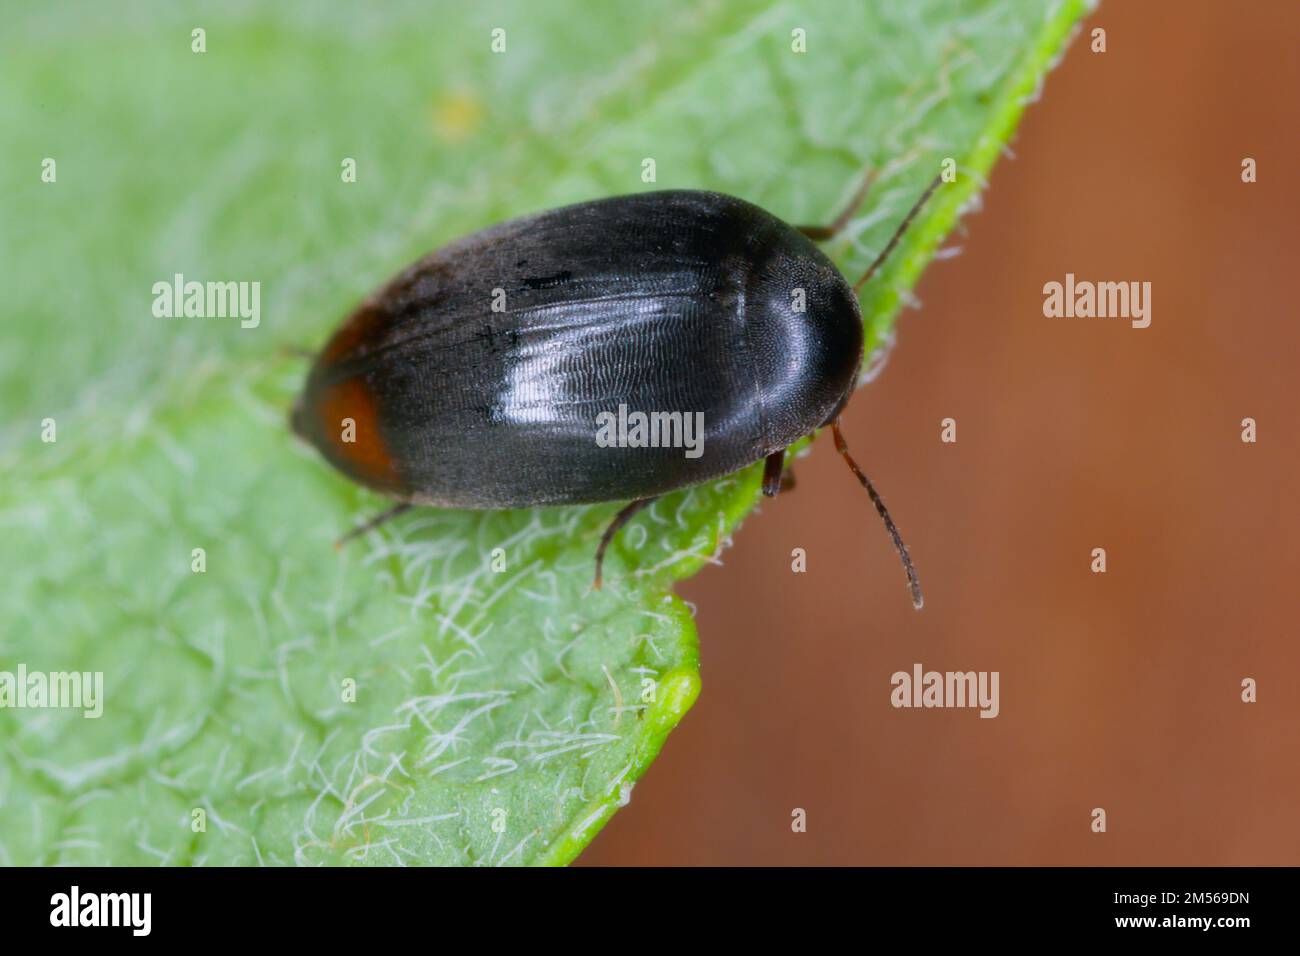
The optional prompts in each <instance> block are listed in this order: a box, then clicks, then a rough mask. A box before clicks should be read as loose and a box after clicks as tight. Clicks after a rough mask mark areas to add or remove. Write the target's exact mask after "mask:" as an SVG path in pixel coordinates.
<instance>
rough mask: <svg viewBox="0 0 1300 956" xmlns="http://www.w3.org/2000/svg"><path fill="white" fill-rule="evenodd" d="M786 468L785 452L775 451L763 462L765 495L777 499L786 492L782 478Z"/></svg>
mask: <svg viewBox="0 0 1300 956" xmlns="http://www.w3.org/2000/svg"><path fill="white" fill-rule="evenodd" d="M784 468H785V450H784V449H782V450H781V451H774V452H772V454H770V455H768V456H767V458H766V459H764V461H763V494H765V495H767V497H769V498H775V497H776V496H777V495H778V494H780V493H781V492H782V491H783V490H785V481H784V480H783V478H782V475H783V469H784Z"/></svg>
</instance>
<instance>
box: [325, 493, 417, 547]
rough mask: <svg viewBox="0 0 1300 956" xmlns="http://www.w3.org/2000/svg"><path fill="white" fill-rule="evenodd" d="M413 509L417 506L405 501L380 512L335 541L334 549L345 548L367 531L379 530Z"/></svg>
mask: <svg viewBox="0 0 1300 956" xmlns="http://www.w3.org/2000/svg"><path fill="white" fill-rule="evenodd" d="M413 507H415V506H414V505H412V504H411V503H410V502H409V501H403V502H401V503H400V504H396V505H393V507H391V508H389V509H388V510H387V511H381V512H379V514H377V515H375V516H374V517H373V518H371V519H370V520H369V521H365V522H362V523H361V524H359V525H357V526H356V527H355V528H353V529H352V530H351V531H349V532H348V533H347V534H345V535H344V536H343V537H341V538H339V539H338V540H337V541H335V542H334V547H336V548H341V547H343V546H344V545H345V544H347V543H348V542H349V541H351V540H352V539H353V538H356V537H359V536H361V535H363V534H365V533H366V532H367V531H369V530H371V529H372V528H378V527H379V526H380V525H381V524H383V523H384V522H385V521H387V520H388V519H389V518H396V517H397V516H398V515H400V514H401V513H402V512H404V511H410V510H411V509H412V508H413Z"/></svg>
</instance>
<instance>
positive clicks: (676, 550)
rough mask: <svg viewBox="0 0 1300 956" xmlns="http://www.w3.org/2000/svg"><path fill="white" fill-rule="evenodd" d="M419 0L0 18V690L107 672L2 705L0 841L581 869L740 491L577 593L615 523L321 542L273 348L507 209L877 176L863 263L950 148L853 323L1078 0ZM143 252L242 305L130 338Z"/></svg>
mask: <svg viewBox="0 0 1300 956" xmlns="http://www.w3.org/2000/svg"><path fill="white" fill-rule="evenodd" d="M428 6H429V5H425V4H418V5H417V4H410V5H406V6H400V7H396V8H392V9H390V8H388V7H384V8H383V9H382V12H380V8H374V9H371V8H369V7H355V8H351V9H352V14H351V17H352V18H351V19H341V20H335V19H332V18H324V10H323V8H321V7H320V6H319V5H317V4H311V3H307V2H305V0H302V2H299V3H290V4H276V5H274V7H273V8H272V7H271V6H270V5H266V7H267V8H266V9H263V8H262V7H260V6H253V5H231V6H230V7H229V8H226V7H224V6H223V7H222V8H220V9H218V8H214V7H200V6H189V5H187V4H170V3H166V4H165V3H156V4H136V5H132V6H126V7H124V8H122V9H118V8H117V6H116V5H114V6H112V7H108V6H99V7H94V8H86V7H78V8H75V9H63V8H59V7H46V6H42V7H40V8H32V9H30V10H28V11H26V12H23V13H14V14H13V15H12V16H10V17H9V19H8V21H7V23H6V29H5V31H4V34H3V37H0V62H3V63H4V64H5V72H6V77H7V78H8V79H9V82H7V83H5V84H3V85H0V136H2V137H3V142H0V155H3V156H4V157H5V158H6V160H7V162H6V166H5V169H4V179H3V196H4V200H3V201H4V215H3V219H2V220H0V277H2V278H3V285H4V289H5V298H6V303H7V304H6V312H7V317H6V321H5V330H6V340H7V341H6V348H5V349H4V350H3V353H2V354H0V381H2V383H3V384H2V387H0V396H2V397H3V401H4V404H5V408H6V410H7V411H8V413H9V414H8V415H7V416H6V423H5V426H4V431H3V449H2V450H0V466H2V467H3V472H4V474H5V479H4V481H3V484H2V485H0V529H2V530H3V536H4V539H5V547H4V550H3V552H2V553H0V577H2V578H3V581H4V588H3V590H2V591H0V618H2V619H3V620H4V622H5V625H4V629H3V632H2V633H0V671H6V672H9V673H15V672H16V671H17V670H18V668H19V667H20V666H21V667H25V668H26V669H27V671H29V672H41V673H47V672H56V671H78V672H102V674H103V682H104V684H103V701H102V705H103V714H102V716H101V717H99V718H97V719H96V718H86V717H83V716H82V712H81V711H79V710H70V709H53V708H45V709H19V708H17V707H15V706H13V705H12V703H13V702H10V704H9V705H7V706H5V707H4V708H0V863H43V864H54V863H92V864H99V863H114V864H132V863H154V862H159V863H172V864H182V863H212V864H217V863H231V864H246V863H255V862H265V863H292V862H295V861H296V862H301V863H313V864H315V863H327V864H333V863H397V862H402V863H436V864H471V863H473V864H537V863H564V862H567V861H569V860H571V859H573V857H574V856H575V855H577V853H578V852H579V851H580V850H581V849H582V847H583V846H584V845H586V843H587V842H589V841H590V839H591V838H592V836H593V835H594V834H595V833H596V831H597V830H599V828H600V827H601V826H602V825H603V824H604V822H605V821H606V820H607V819H608V818H609V817H610V816H611V815H612V814H613V813H614V811H615V810H616V809H617V807H618V806H620V805H621V804H622V803H624V802H626V799H627V797H628V793H629V791H630V787H631V785H632V783H633V782H635V781H636V780H637V779H638V778H639V777H640V776H641V775H642V774H643V773H644V772H645V770H646V769H647V767H648V766H649V764H650V762H651V761H652V760H653V759H654V757H655V755H656V754H657V752H658V751H659V749H660V747H661V746H662V745H663V743H664V740H665V737H666V736H667V734H668V732H669V731H670V730H671V729H672V728H673V727H674V726H675V725H676V724H677V722H678V721H679V720H680V719H681V717H682V716H683V714H685V712H686V711H687V710H688V709H689V708H690V706H691V704H692V702H693V701H694V700H695V697H696V695H697V694H698V693H699V688H700V681H699V673H698V655H697V649H696V638H695V628H694V625H693V623H692V619H691V615H690V612H689V610H688V609H687V608H686V607H685V606H684V604H683V603H682V602H681V600H680V599H678V598H677V597H675V596H673V594H672V593H671V587H672V585H673V582H674V581H676V580H680V579H681V578H683V577H686V576H688V575H690V574H692V573H694V572H695V571H696V570H698V569H699V568H700V567H701V566H702V565H703V564H704V563H706V562H708V561H710V560H713V559H714V558H715V556H716V554H717V553H718V552H719V550H720V549H721V547H722V546H723V544H725V543H726V542H728V541H729V536H730V534H731V533H732V532H733V531H734V529H735V528H736V526H737V525H738V524H739V522H740V521H741V519H742V518H743V517H744V516H745V514H746V513H747V512H748V511H749V510H750V508H751V507H752V506H753V505H754V503H755V501H756V499H757V496H758V485H759V470H758V469H757V468H751V469H748V470H746V471H745V472H743V473H740V474H737V475H735V476H733V477H732V478H729V479H727V480H725V481H721V482H718V483H716V484H713V485H710V486H706V487H700V488H695V489H692V490H690V491H687V492H683V493H679V494H675V495H672V496H670V497H668V498H665V499H663V500H661V501H660V502H659V503H657V504H656V505H654V506H653V508H651V509H649V511H648V512H644V513H643V514H642V515H641V516H640V517H638V518H637V520H636V521H635V522H634V523H633V524H631V525H630V526H629V527H628V529H626V530H625V532H624V533H623V535H621V536H620V538H619V539H618V541H617V543H616V545H615V547H614V548H613V549H612V550H611V554H610V556H609V559H608V562H607V567H606V580H607V585H606V588H605V590H604V591H602V592H599V593H596V592H592V591H590V580H591V573H592V561H593V553H594V548H595V543H596V539H597V537H598V535H599V533H600V530H601V529H602V528H603V527H604V525H605V524H606V523H607V522H608V521H609V519H610V517H611V516H612V514H613V513H614V512H615V510H616V509H617V508H618V507H619V505H618V504H616V503H615V504H610V505H606V506H599V507H591V508H566V509H559V510H541V511H533V512H506V513H496V514H481V513H452V512H435V511H423V512H416V513H413V514H411V515H408V516H406V517H404V518H402V519H399V520H398V521H396V522H394V523H393V524H391V525H389V526H387V527H386V528H384V529H382V530H381V531H379V532H376V533H373V534H371V535H369V536H367V538H366V539H364V540H362V541H359V542H357V543H355V544H354V545H352V546H350V547H348V548H345V549H343V550H342V551H341V552H340V551H336V550H335V549H334V548H332V547H331V542H332V540H333V539H334V538H335V537H336V536H337V535H338V534H340V533H341V532H343V531H345V530H346V529H348V528H349V527H351V526H352V525H353V524H354V523H355V522H357V521H360V520H362V519H363V518H365V517H366V516H368V515H369V514H371V513H373V512H374V511H376V510H378V509H379V508H380V507H382V504H383V503H382V502H381V501H380V500H379V499H378V498H376V497H375V496H373V495H370V494H368V493H364V492H362V491H360V490H358V489H357V488H355V487H353V486H352V485H350V484H349V483H347V482H346V481H345V480H344V479H342V478H341V477H340V476H339V475H337V474H336V473H334V472H333V471H331V470H330V469H329V468H327V467H326V466H325V465H324V464H323V463H322V462H321V461H320V460H319V459H317V458H316V457H315V456H314V455H313V454H311V453H309V452H308V451H307V450H306V449H304V448H303V447H301V446H300V445H299V444H298V443H296V442H295V441H294V440H292V438H291V436H290V434H289V432H288V430H287V428H286V415H287V411H288V408H289V406H290V403H291V402H292V400H293V397H294V395H295V394H296V391H297V389H298V388H299V386H300V384H301V380H302V377H303V374H304V371H305V367H304V363H303V362H302V361H301V360H299V359H295V358H290V357H289V356H288V353H287V352H286V348H287V347H290V346H304V345H315V344H318V343H319V342H321V341H322V339H323V338H324V336H325V335H326V334H327V333H328V332H329V330H330V329H331V328H332V327H333V326H334V325H335V324H336V323H337V322H338V321H339V319H340V318H341V317H342V316H343V315H344V314H345V313H346V312H347V310H348V309H349V307H350V306H351V305H352V304H353V303H354V302H355V301H356V300H357V299H358V298H359V297H360V296H361V295H363V294H364V293H366V292H367V291H369V290H370V289H371V288H372V287H374V286H376V285H377V284H378V283H379V282H381V281H382V280H384V279H385V278H387V277H388V276H389V275H390V274H391V273H392V272H394V271H395V270H396V269H398V268H400V267H402V266H403V265H405V264H407V263H408V262H409V261H411V260H412V259H414V258H415V257H417V256H419V255H421V254H422V253H424V252H426V251H428V250H429V249H431V248H433V247H436V246H438V245H440V244H441V243H443V242H446V241H448V240H450V239H452V238H454V237H456V236H458V235H460V234H463V233H466V232H469V231H472V230H474V229H476V228H480V227H482V226H484V225H487V224H489V223H491V222H493V221H496V220H499V219H502V218H507V217H510V216H514V215H518V214H521V213H524V212H528V211H533V210H538V209H543V208H547V207H551V206H556V205H559V204H562V203H566V202H572V201H577V200H582V199H587V198H593V197H596V196H601V195H608V194H616V193H624V192H630V191H635V190H639V189H650V188H671V187H693V188H708V189H716V190H721V191H725V192H729V193H733V194H736V195H740V196H743V197H745V198H747V199H750V200H752V201H754V202H757V203H759V204H761V205H763V206H764V207H766V208H768V209H770V210H772V211H773V212H775V213H776V214H778V215H780V216H782V217H783V218H786V219H788V220H790V221H796V222H798V221H825V220H827V219H829V218H830V216H831V215H832V214H833V212H834V211H835V210H836V209H837V207H838V206H839V205H840V204H841V203H842V202H843V201H844V200H845V198H846V197H847V196H848V195H849V194H850V193H851V191H852V188H853V186H854V184H855V181H856V178H857V176H858V175H859V174H860V171H861V169H862V167H863V166H864V164H867V163H871V164H874V165H876V166H877V167H879V169H880V171H881V176H880V180H879V182H878V185H877V186H876V188H875V191H874V192H873V194H872V196H871V197H870V199H869V200H868V203H867V205H866V207H865V208H864V211H863V212H862V213H861V215H860V216H859V217H858V218H857V219H856V220H855V222H854V225H853V228H852V229H851V230H850V231H849V233H848V234H847V235H846V237H845V238H843V239H842V240H839V241H837V242H836V243H833V244H832V245H831V247H830V251H831V252H832V254H833V255H834V256H835V258H836V260H837V262H838V263H839V264H840V265H841V266H842V268H843V269H844V271H845V273H846V274H847V275H849V276H850V277H856V275H857V274H859V273H860V271H861V270H862V269H863V268H864V266H865V265H866V263H867V262H868V261H869V259H870V258H871V256H872V255H873V254H874V252H875V251H877V250H878V249H879V248H880V247H881V245H882V243H883V242H884V240H885V239H886V238H887V236H888V234H889V233H890V231H891V230H892V228H893V226H894V225H895V224H896V223H897V222H898V221H899V219H900V217H901V216H902V214H903V213H904V212H905V211H906V209H907V207H908V206H909V205H910V204H911V202H912V201H913V199H914V198H915V197H916V196H917V195H918V194H919V193H920V191H921V190H922V188H923V187H924V185H925V183H926V182H927V181H928V180H929V179H930V178H931V177H932V176H933V175H934V174H935V172H936V171H937V170H938V168H939V162H940V160H941V159H942V158H943V157H952V158H954V159H955V160H956V161H957V164H958V169H959V176H958V179H957V181H956V182H955V183H953V184H951V185H948V186H945V187H944V188H943V189H942V190H940V192H939V194H938V195H937V196H936V198H935V200H934V201H933V202H932V203H931V204H930V205H929V206H928V207H927V209H926V210H925V212H924V214H923V215H922V217H921V218H920V220H919V221H918V222H917V224H916V225H915V227H914V228H913V229H912V230H911V231H910V232H909V233H908V234H907V236H906V237H905V239H904V241H903V244H902V245H901V247H900V248H899V250H898V252H897V253H896V255H895V256H894V257H893V258H892V259H891V260H890V262H889V264H888V266H887V268H886V269H885V270H884V272H883V273H882V274H881V275H880V276H879V278H878V279H877V280H876V281H875V282H874V283H873V284H872V287H871V288H870V289H869V290H867V292H866V294H865V296H864V299H863V302H864V314H865V315H867V316H868V317H869V318H868V326H869V345H871V346H874V345H875V344H877V343H879V342H880V341H881V340H882V338H883V337H884V336H885V335H886V334H887V333H888V331H889V329H890V328H891V326H892V323H893V320H894V316H895V314H896V313H897V311H898V307H899V304H900V302H901V301H902V299H903V298H904V297H905V296H906V295H907V292H908V290H909V289H910V288H911V286H912V284H913V283H914V281H915V280H916V277H917V275H918V274H919V272H920V270H921V269H922V268H923V266H924V265H925V263H926V262H927V261H928V260H929V259H930V257H931V255H932V254H933V252H934V250H935V248H936V247H937V246H938V244H939V243H940V242H941V241H942V239H943V237H944V235H945V234H946V233H947V231H948V229H949V228H950V227H951V226H952V224H953V223H954V221H955V220H956V217H957V214H958V212H959V210H960V208H961V207H962V206H963V204H965V203H966V202H967V201H968V200H970V199H971V198H972V197H973V196H974V195H975V194H976V193H977V191H978V189H979V188H980V184H981V183H982V181H983V178H984V176H985V174H986V173H987V172H988V170H989V168H990V166H991V164H992V162H993V160H994V159H995V158H996V156H997V155H998V153H999V151H1000V150H1001V149H1002V147H1003V144H1004V143H1005V141H1006V139H1007V137H1008V136H1009V135H1010V133H1011V132H1012V130H1013V128H1014V126H1015V123H1016V121H1017V118H1018V117H1019V115H1020V112H1021V109H1022V107H1023V105H1024V104H1025V102H1026V100H1027V99H1029V98H1030V97H1031V95H1032V94H1033V93H1034V92H1035V91H1036V89H1037V87H1038V84H1039V83H1040V82H1041V79H1042V77H1043V75H1044V73H1045V72H1046V71H1047V69H1048V67H1049V65H1050V63H1051V61H1052V59H1053V58H1054V57H1055V56H1057V55H1058V54H1059V51H1060V50H1061V49H1062V47H1063V44H1064V41H1065V39H1066V38H1067V36H1068V34H1069V33H1070V31H1071V29H1072V28H1073V26H1074V24H1075V22H1076V21H1077V20H1078V18H1079V17H1080V16H1081V15H1082V14H1083V13H1084V12H1085V9H1086V7H1087V4H1086V2H1084V0H1059V2H1055V3H1049V4H1043V3H1042V2H1039V0H1015V2H1010V0H988V2H958V0H924V2H908V3H898V4H825V5H820V4H819V5H794V4H783V3H775V4H761V3H760V4H755V3H751V2H742V0H727V2H714V3H704V4H701V3H698V2H683V3H679V4H674V5H672V6H671V7H667V8H665V7H660V6H655V5H646V4H618V5H614V4H581V5H579V4H577V3H576V2H565V3H554V4H550V3H548V4H537V3H527V2H519V3H513V4H502V5H493V6H491V8H490V9H488V8H487V7H486V5H484V6H480V5H474V6H471V5H465V6H464V7H461V8H457V9H455V10H454V12H453V11H446V12H433V11H431V10H429V9H426V8H427V7H428ZM196 27H202V28H203V29H204V30H205V31H206V36H205V40H206V52H203V53H195V52H192V51H191V31H192V30H193V29H194V28H196ZM494 27H503V28H505V29H506V31H507V32H506V37H507V48H506V52H504V53H501V54H493V53H492V52H491V51H490V48H489V43H490V32H491V30H492V29H493V28H494ZM795 28H800V29H803V30H805V31H806V36H807V52H806V53H795V52H792V49H791V31H792V30H793V29H795ZM46 157H49V158H53V159H54V160H55V161H56V163H57V166H56V172H57V179H56V181H55V182H53V183H47V182H42V181H41V163H42V160H43V159H44V158H46ZM345 157H351V158H354V159H355V160H356V163H357V181H356V182H355V183H344V182H343V181H342V178H341V176H340V171H341V162H342V161H343V159H344V158H345ZM645 157H652V158H654V159H655V161H656V164H657V172H658V181H657V183H655V184H654V185H653V186H652V185H648V184H645V183H642V182H641V179H640V173H641V168H642V167H641V162H642V159H643V158H645ZM176 273H183V274H184V275H185V276H187V277H188V278H191V279H199V280H240V281H254V280H256V281H260V282H261V283H262V286H261V288H262V299H261V322H260V325H258V327H256V328H249V329H244V328H241V327H240V324H239V322H238V321H237V320H234V319H217V318H206V319H199V318H176V319H165V318H156V317H155V316H154V315H153V314H152V311H151V306H152V302H153V292H152V288H153V284H154V283H155V282H159V281H169V280H170V279H171V277H172V276H173V275H174V274H176ZM46 418H52V419H54V420H55V424H56V428H57V441H56V442H54V443H47V442H43V441H41V439H40V433H41V429H42V420H43V419H46ZM199 548H201V549H203V551H204V560H205V562H206V570H204V571H202V572H195V571H194V570H192V561H193V560H194V557H193V555H194V550H195V549H199ZM494 549H501V551H500V555H502V556H504V559H505V570H504V571H500V572H498V571H494V570H493V567H492V555H493V551H494ZM349 682H355V700H349V699H347V698H348V696H349V694H348V690H347V688H349V687H351V686H352V685H351V684H350V683H349ZM2 690H3V688H2V687H0V691H2ZM196 811H202V813H201V814H200V813H196ZM199 820H203V821H204V822H205V823H206V827H205V828H199V827H198V826H197V822H196V821H199Z"/></svg>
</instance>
